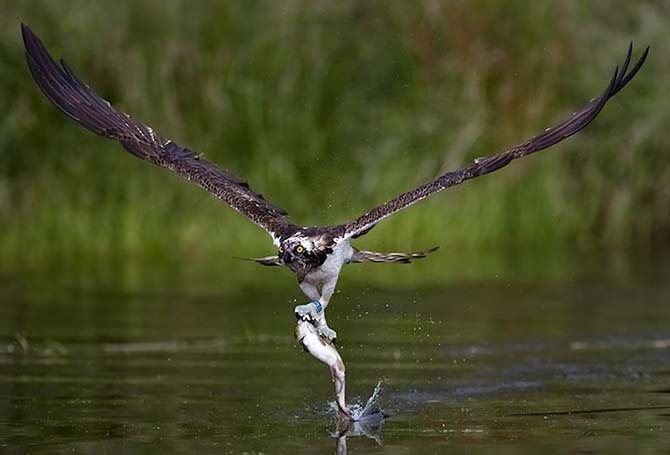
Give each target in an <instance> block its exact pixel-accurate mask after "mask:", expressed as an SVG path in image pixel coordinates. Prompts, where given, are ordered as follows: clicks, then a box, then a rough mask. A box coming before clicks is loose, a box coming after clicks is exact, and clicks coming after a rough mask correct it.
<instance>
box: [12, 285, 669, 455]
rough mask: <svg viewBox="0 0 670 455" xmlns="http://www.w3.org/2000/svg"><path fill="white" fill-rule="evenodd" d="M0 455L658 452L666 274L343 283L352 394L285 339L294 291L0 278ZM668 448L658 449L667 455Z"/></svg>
mask: <svg viewBox="0 0 670 455" xmlns="http://www.w3.org/2000/svg"><path fill="white" fill-rule="evenodd" d="M0 284H2V286H1V287H0V337H1V338H0V341H1V344H0V452H2V453H9V454H13V453H34V454H38V453H43V454H47V453H48V454H53V453H91V454H99V453H185V454H186V453H248V454H260V453H279V454H288V453H335V451H336V450H337V448H338V442H339V449H340V453H343V452H344V449H345V446H346V448H348V450H349V453H389V454H405V453H442V452H448V451H450V450H452V449H453V450H454V451H457V452H459V451H463V450H466V449H467V450H469V451H470V450H471V451H475V450H476V451H491V452H492V451H494V450H495V451H496V452H499V453H501V452H502V453H506V452H509V453H512V452H514V453H518V452H527V453H537V452H538V449H544V450H549V451H552V452H560V453H566V452H570V453H591V452H601V451H602V452H608V453H609V452H620V453H633V452H641V451H643V449H651V450H647V451H645V453H655V452H662V451H664V450H668V448H670V281H666V280H664V279H663V276H662V275H661V276H660V277H658V278H655V279H651V280H615V279H611V278H607V277H604V278H602V279H590V280H587V281H585V282H565V283H552V284H528V283H522V284H519V283H503V284H501V283H495V284H491V283H470V284H467V285H450V286H448V287H445V288H444V289H416V290H412V291H403V292H397V291H393V292H390V291H384V290H381V289H355V288H352V287H351V286H349V287H348V288H347V289H346V293H345V291H342V293H340V294H339V295H337V296H336V298H335V299H334V301H333V304H332V306H331V307H330V308H329V321H330V322H331V324H330V325H331V326H332V327H334V328H335V329H336V330H338V333H339V337H340V340H341V342H340V352H341V353H342V356H343V357H344V359H345V362H346V365H347V379H348V381H347V387H348V392H349V396H348V401H350V402H362V401H364V400H365V399H366V398H367V396H368V395H369V394H370V393H371V392H372V390H373V388H374V386H375V384H376V383H377V381H379V380H380V379H383V380H384V391H383V395H382V396H383V400H382V404H383V407H384V409H385V410H386V411H387V412H388V413H389V414H390V415H391V416H390V417H389V418H388V419H387V420H386V421H385V422H384V424H383V426H382V428H381V431H380V432H379V434H378V435H377V436H376V439H377V440H378V441H376V440H375V439H372V438H368V437H366V436H350V437H348V439H347V440H346V441H345V440H344V439H339V440H338V439H337V438H335V437H334V436H333V432H334V431H335V430H336V423H335V421H334V413H333V411H332V408H331V404H330V401H331V400H332V393H333V388H332V384H331V383H330V380H329V373H328V371H327V368H326V367H325V366H324V365H323V364H321V363H319V362H317V361H316V360H315V359H313V358H312V357H310V356H309V355H307V354H305V353H303V352H302V351H301V350H300V349H298V347H297V346H296V343H295V341H294V340H293V335H292V332H293V327H294V320H293V316H292V307H293V305H294V304H295V302H294V301H292V299H293V298H295V297H296V296H297V295H298V292H297V289H296V288H294V284H293V282H290V280H288V279H287V283H286V286H277V288H276V289H268V290H265V291H263V292H260V290H258V291H245V292H231V293H227V292H221V293H211V294H210V293H207V292H190V291H189V290H188V289H187V290H184V291H183V292H182V291H179V290H177V291H172V290H171V291H169V292H168V291H165V292H116V291H110V290H109V289H106V288H102V289H97V288H95V287H93V288H86V287H85V288H83V289H82V288H68V287H66V286H59V287H57V289H48V288H47V289H44V287H43V286H31V285H30V284H29V283H24V284H17V283H16V281H15V280H10V279H7V278H5V280H4V281H2V282H0ZM666 453H667V452H666Z"/></svg>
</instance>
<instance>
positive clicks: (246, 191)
mask: <svg viewBox="0 0 670 455" xmlns="http://www.w3.org/2000/svg"><path fill="white" fill-rule="evenodd" d="M21 32H22V34H23V41H24V44H25V48H26V60H27V61H28V66H29V67H30V72H31V73H32V75H33V78H34V79H35V82H37V85H38V86H39V87H40V88H41V89H42V92H44V94H45V95H46V96H47V98H49V100H50V101H51V102H52V103H53V104H55V105H56V107H58V108H59V109H60V110H61V111H62V112H63V113H64V114H65V115H67V116H68V117H70V118H71V119H73V120H74V121H76V122H77V123H79V124H81V125H82V126H84V127H85V128H87V129H89V130H91V131H92V132H94V133H96V134H99V135H100V136H104V137H106V138H109V139H113V140H115V141H117V142H119V143H121V145H123V147H124V148H125V149H126V150H127V151H128V152H130V153H131V154H133V155H135V156H136V157H138V158H140V159H143V160H146V161H149V162H151V163H153V164H156V165H158V166H162V167H165V168H168V169H170V170H171V171H173V172H175V173H176V174H178V175H180V176H181V177H184V178H185V179H187V180H192V181H193V182H195V183H196V184H198V185H199V186H200V187H202V188H204V189H205V190H207V191H209V192H210V193H212V194H214V195H215V196H216V197H218V198H219V199H221V200H223V201H224V202H226V203H227V204H228V205H230V206H231V207H233V208H234V209H235V210H237V211H238V212H240V213H242V214H244V215H246V216H247V217H248V218H249V219H250V220H251V221H253V222H254V223H255V224H257V225H258V226H260V227H262V228H263V229H265V230H266V231H268V233H270V235H271V236H272V238H273V240H274V242H275V244H277V243H278V239H279V238H280V237H281V234H282V232H283V231H285V230H286V229H290V227H291V226H292V225H291V224H290V223H289V222H288V221H287V220H286V218H285V217H286V215H287V213H286V212H285V211H284V210H282V209H281V208H279V207H276V206H274V205H272V204H271V203H269V202H268V201H266V200H265V199H264V198H263V196H262V195H260V194H258V193H256V192H254V191H253V190H252V189H251V188H249V185H248V184H247V183H246V182H244V181H243V180H241V179H240V178H238V177H236V176H234V175H232V174H230V173H229V172H227V171H225V170H224V169H221V168H219V167H218V166H216V165H215V164H214V163H212V162H210V161H207V160H205V159H203V158H202V157H201V155H200V154H198V153H195V152H193V151H192V150H189V149H187V148H184V147H181V146H179V145H177V144H175V143H174V142H172V141H171V140H169V139H165V138H163V137H162V136H160V135H159V134H157V133H156V132H155V131H154V130H153V129H152V128H150V127H149V126H147V125H144V124H142V123H140V122H138V121H137V120H135V119H134V118H132V117H131V116H130V115H128V114H125V113H123V112H120V111H118V110H116V109H115V108H114V107H113V106H112V105H111V104H110V103H109V101H107V100H105V99H103V98H101V97H100V96H98V95H96V94H95V93H94V92H93V91H92V90H91V89H90V88H89V87H88V86H87V85H86V84H84V83H83V82H81V81H80V80H79V79H78V78H77V77H76V76H75V75H74V73H73V72H72V70H71V69H70V68H69V67H68V66H67V64H66V63H65V62H64V61H62V60H61V61H60V65H58V64H57V63H56V62H55V61H54V60H53V58H52V57H51V55H49V53H48V52H47V50H46V48H45V47H44V44H42V42H41V41H40V39H39V38H38V37H37V36H36V35H35V34H34V33H33V31H32V30H30V28H28V27H27V26H26V25H24V24H21Z"/></svg>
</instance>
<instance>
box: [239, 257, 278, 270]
mask: <svg viewBox="0 0 670 455" xmlns="http://www.w3.org/2000/svg"><path fill="white" fill-rule="evenodd" d="M233 259H239V260H241V261H253V262H256V263H257V264H260V265H265V266H268V267H276V266H282V265H283V264H282V263H281V261H280V260H279V257H278V256H277V255H276V254H275V255H273V256H265V257H262V258H240V257H233Z"/></svg>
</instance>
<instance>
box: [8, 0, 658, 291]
mask: <svg viewBox="0 0 670 455" xmlns="http://www.w3.org/2000/svg"><path fill="white" fill-rule="evenodd" d="M668 13H670V11H668V7H667V5H666V3H665V2H661V1H657V2H651V1H650V2H625V1H617V2H614V3H610V2H608V3H602V4H600V3H593V2H589V3H586V2H578V1H569V2H560V3H559V2H553V3H548V2H530V1H528V2H524V1H517V2H511V3H510V2H503V1H473V2H458V3H455V2H444V3H440V2H434V1H427V0H426V1H418V2H382V1H373V2H355V1H344V2H333V3H332V4H330V2H312V1H282V2H274V1H239V2H217V3H216V4H215V3H214V2H212V3H207V2H187V1H171V2H161V1H157V0H156V1H143V2H135V1H122V2H117V3H115V4H114V6H112V5H111V4H110V3H107V2H102V1H100V2H84V1H73V2H67V3H62V2H58V1H41V2H13V3H9V4H4V5H3V12H2V16H1V17H0V38H2V41H1V43H2V44H0V111H1V112H2V118H1V119H0V262H1V263H2V266H0V268H1V269H13V268H14V269H18V268H25V267H48V266H49V265H50V264H63V263H66V264H78V266H79V267H82V268H85V269H87V270H90V269H91V268H95V267H96V264H100V263H109V262H114V261H120V262H122V263H123V262H128V261H131V262H132V261H136V262H137V263H142V264H144V263H147V264H150V263H155V262H162V263H164V264H179V263H183V261H184V260H187V261H190V262H191V263H193V262H202V263H218V262H221V263H222V264H227V262H226V261H229V257H231V256H236V255H257V254H268V253H270V252H271V251H272V248H271V245H270V244H269V242H268V240H269V238H268V237H267V236H266V234H265V233H264V232H262V231H260V230H259V229H257V228H256V227H254V226H253V225H251V224H250V223H248V222H247V221H246V220H245V219H244V218H242V217H241V216H239V215H238V214H236V213H235V212H234V211H232V210H231V209H228V208H227V207H225V206H224V205H222V204H221V203H219V202H218V201H216V200H214V199H213V198H211V197H210V196H208V195H207V194H206V193H204V192H203V191H201V190H199V189H198V188H195V187H193V186H192V185H191V184H189V183H188V182H184V181H181V180H179V179H178V178H177V177H175V176H172V175H170V173H169V172H167V171H165V170H161V169H158V168H154V167H151V166H149V165H147V164H146V163H142V162H140V161H138V160H136V159H133V158H132V157H131V156H129V155H128V154H126V153H123V151H122V149H120V147H118V146H116V145H115V144H113V143H108V142H105V141H104V140H102V139H100V138H97V137H95V136H94V135H92V134H90V133H87V132H85V131H83V130H82V129H81V128H80V127H78V126H77V125H76V124H74V123H73V122H71V121H69V120H68V119H66V118H65V117H64V116H63V115H61V114H60V113H59V112H57V111H56V109H54V108H53V107H52V106H51V105H50V104H49V103H48V101H47V100H46V99H45V98H44V97H43V96H42V95H41V93H40V92H39V90H38V89H37V87H36V86H35V84H34V83H33V81H32V80H31V78H30V76H29V73H28V71H27V69H26V65H25V62H24V60H23V54H22V44H21V41H20V33H19V23H20V22H21V21H23V22H26V23H27V24H29V25H30V26H31V27H33V29H34V30H35V31H36V32H37V33H38V34H39V35H40V36H41V37H42V38H43V39H44V41H45V43H46V44H47V46H48V47H49V48H50V50H51V51H52V52H53V53H54V54H55V55H56V56H62V57H64V58H66V59H67V61H68V62H69V63H70V65H71V66H72V67H73V68H74V69H75V70H76V71H77V73H78V74H79V75H80V77H81V78H82V79H84V80H85V81H87V82H88V83H89V84H90V85H91V86H92V87H94V88H95V89H96V90H97V91H98V92H99V93H101V94H102V95H103V96H105V97H106V98H108V99H110V100H111V101H112V102H113V103H115V104H116V105H117V106H118V107H120V108H122V109H124V110H126V111H128V112H132V113H133V114H134V115H135V116H136V117H137V118H139V119H141V120H142V121H144V122H146V123H148V124H150V125H152V126H153V127H154V128H155V129H157V130H158V131H160V132H162V134H164V135H167V136H169V137H171V138H172V139H173V140H175V141H176V142H178V143H180V144H182V145H186V146H189V147H192V148H193V149H195V150H198V151H201V152H204V153H205V154H206V155H207V156H208V157H209V158H210V159H212V160H214V161H216V162H218V163H221V164H222V165H223V166H224V167H226V168H228V169H230V170H231V171H233V172H234V173H236V174H238V175H241V176H244V177H245V178H248V179H249V181H250V182H251V184H252V186H253V188H254V189H256V190H258V191H260V192H262V193H263V194H265V195H266V196H267V197H268V199H270V200H271V201H273V202H275V203H277V204H278V205H280V206H282V207H285V208H287V209H288V210H289V212H290V214H291V218H292V219H293V220H295V221H297V222H299V223H301V224H322V223H324V224H331V223H337V222H342V221H346V220H347V219H350V218H352V217H354V216H357V215H359V214H361V213H362V212H364V211H366V210H367V209H369V208H370V207H371V206H372V205H373V204H377V203H380V202H383V201H385V200H387V199H389V198H391V197H393V196H395V195H397V194H398V193H400V192H401V191H405V190H407V189H409V188H411V187H413V186H414V185H417V184H419V183H422V182H424V181H426V180H428V179H431V178H433V177H434V176H435V175H437V174H439V173H440V172H444V171H446V170H448V169H451V168H454V167H458V166H460V165H462V164H464V163H466V162H468V161H469V160H471V159H473V158H474V157H477V156H482V155H487V154H491V153H496V152H498V151H501V150H503V149H504V148H506V147H509V146H512V145H514V144H516V143H518V142H521V141H522V140H525V139H526V138H527V137H529V136H530V135H533V134H536V133H537V132H539V131H541V130H542V129H543V128H545V127H546V126H549V125H551V124H553V123H556V122H557V121H560V120H562V118H564V117H565V116H567V115H569V114H570V113H571V112H572V111H573V110H575V109H577V108H578V107H580V106H581V105H583V104H584V103H585V102H586V101H587V100H588V99H590V98H591V97H593V96H596V95H597V94H598V93H599V92H600V91H601V90H602V89H603V88H604V86H605V85H606V83H607V81H608V79H609V77H610V75H611V72H612V70H613V68H614V65H616V64H619V63H620V62H621V61H622V59H623V57H624V55H625V50H626V46H627V44H628V41H629V40H631V39H632V40H634V41H635V44H636V50H637V51H638V52H639V51H641V49H642V48H643V46H645V45H646V44H650V45H651V46H652V51H651V54H650V58H649V61H648V63H647V65H646V67H645V68H644V69H643V70H642V72H641V73H640V74H639V76H638V77H637V79H636V80H635V81H634V82H633V83H632V84H631V85H630V86H629V87H627V88H626V90H625V91H623V92H622V93H621V95H619V96H618V97H617V98H615V99H614V100H613V101H612V102H611V103H610V104H609V105H608V106H607V108H606V110H605V112H604V113H603V114H602V115H601V117H599V118H598V119H597V121H596V122H594V124H593V125H592V126H590V127H589V128H588V129H587V130H586V131H585V132H584V133H582V134H580V135H579V136H577V137H575V138H573V139H571V140H569V141H567V142H564V143H562V144H561V145H560V146H558V147H555V148H553V149H552V150H550V151H546V152H542V153H541V154H538V155H536V156H534V157H531V158H528V159H525V160H522V161H520V162H518V163H514V165H513V166H511V167H509V168H506V169H505V170H503V171H501V172H498V173H495V174H493V175H491V176H487V177H485V178H483V179H478V180H476V181H472V182H468V183H466V184H464V185H462V186H460V187H458V188H454V189H451V190H449V191H447V192H445V193H443V194H441V195H438V196H436V197H433V198H432V199H431V200H428V201H425V202H422V203H421V204H418V205H417V206H415V207H413V208H411V209H409V210H407V211H406V212H405V213H403V214H400V215H398V216H396V217H394V218H392V219H389V220H387V221H385V222H384V223H382V225H380V226H379V227H378V228H377V229H375V231H374V233H373V234H371V235H370V236H368V237H366V238H364V239H361V242H359V243H360V244H361V245H362V246H364V247H369V248H387V249H394V250H406V249H412V248H423V247H428V246H432V245H436V244H437V245H442V246H443V248H444V249H443V251H444V252H445V253H442V257H443V258H447V259H445V261H447V262H448V263H450V264H452V266H453V267H454V268H456V269H459V268H460V267H462V264H461V263H460V261H459V260H458V258H459V257H467V258H468V260H467V261H465V262H467V263H468V264H470V265H469V266H468V267H469V268H468V270H470V269H472V270H487V266H486V261H494V263H497V264H500V265H499V266H496V267H493V268H492V269H491V270H494V272H492V273H493V274H497V273H498V272H499V271H500V270H504V269H505V263H506V261H513V259H510V258H514V257H517V256H518V255H523V254H530V255H534V256H537V257H540V258H541V257H545V256H550V257H557V256H563V255H565V254H566V253H565V252H566V251H570V252H577V253H579V254H583V253H589V254H591V253H593V252H599V253H598V254H602V252H603V251H607V252H608V255H612V254H619V253H627V252H630V251H635V252H643V253H645V252H646V253H648V254H651V255H653V254H657V253H658V252H659V251H660V250H662V248H664V247H667V246H668V245H670V204H669V203H668V202H669V200H670V151H669V150H670V139H669V137H670V135H668V134H667V133H666V131H665V128H667V125H668V124H670V103H668V102H667V100H666V97H665V93H666V92H667V85H668V74H670V59H668V58H667V57H668V55H670V31H669V29H668V27H667V22H666V21H664V20H663V19H662V18H663V17H667V14H668ZM492 258H495V259H492ZM496 261H497V262H496ZM548 262H551V261H548ZM222 267H224V268H225V267H229V265H228V266H223V265H222ZM229 268H230V267H229ZM424 270H426V269H424ZM386 273H388V276H389V277H391V278H389V280H392V279H393V277H395V276H397V274H398V273H405V272H404V271H403V272H397V271H390V272H386ZM482 273H484V272H482ZM474 274H475V275H476V273H474ZM436 279H437V278H436Z"/></svg>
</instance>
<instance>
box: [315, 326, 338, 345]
mask: <svg viewBox="0 0 670 455" xmlns="http://www.w3.org/2000/svg"><path fill="white" fill-rule="evenodd" d="M316 332H317V333H318V334H319V336H320V337H323V338H326V339H328V341H329V342H331V343H334V342H335V340H337V332H336V331H334V330H333V329H331V328H330V327H328V326H327V325H326V324H323V325H320V326H319V327H317V328H316Z"/></svg>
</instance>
